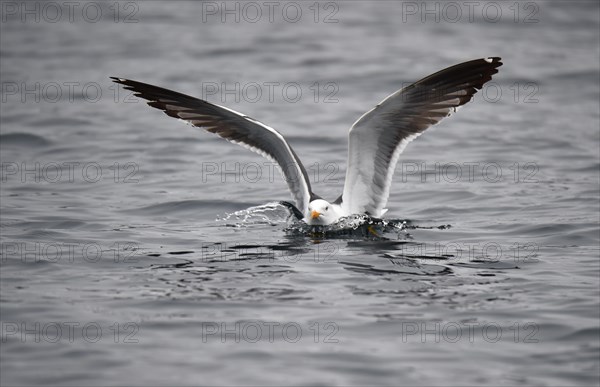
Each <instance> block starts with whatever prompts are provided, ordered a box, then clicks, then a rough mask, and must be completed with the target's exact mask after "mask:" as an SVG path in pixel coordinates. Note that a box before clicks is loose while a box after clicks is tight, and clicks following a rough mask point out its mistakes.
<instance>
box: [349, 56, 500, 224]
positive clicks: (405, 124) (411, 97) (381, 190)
mask: <svg viewBox="0 0 600 387" xmlns="http://www.w3.org/2000/svg"><path fill="white" fill-rule="evenodd" d="M501 65H502V62H501V61H500V58H496V57H494V58H483V59H477V60H472V61H469V62H465V63H461V64H458V65H456V66H452V67H449V68H447V69H445V70H442V71H439V72H437V73H435V74H432V75H430V76H428V77H426V78H424V79H421V80H420V81H418V82H415V83H413V84H412V85H410V86H408V87H405V88H403V89H401V90H398V91H397V92H395V93H394V94H392V95H390V96H389V97H387V98H386V99H384V100H383V101H382V102H381V103H380V104H379V105H377V106H375V107H374V108H373V109H371V110H370V111H368V112H367V113H365V114H364V115H363V116H362V117H360V118H359V119H358V120H357V121H356V122H355V123H354V125H352V128H351V129H350V134H349V144H348V169H347V171H346V181H345V183H344V193H343V194H342V207H343V209H344V211H345V212H346V213H349V214H362V213H369V214H370V215H372V216H377V217H379V216H381V215H382V213H383V212H385V211H384V207H385V205H386V203H387V200H388V196H389V193H390V186H391V183H392V176H393V174H394V169H395V168H396V163H397V161H398V157H399V156H400V153H402V151H403V150H404V148H405V147H406V145H407V144H408V143H409V142H410V141H412V140H414V139H415V138H416V137H418V136H419V135H420V134H421V133H423V131H424V130H425V129H427V128H428V127H430V126H431V125H435V124H437V123H438V122H440V121H441V120H442V119H443V118H444V117H448V116H449V115H451V114H452V113H454V112H456V110H457V108H458V107H460V106H462V105H464V104H466V103H467V102H469V101H470V100H471V98H472V97H473V95H474V94H475V93H476V92H477V90H479V89H481V87H482V86H483V84H484V83H486V82H487V81H489V80H490V79H492V75H493V74H496V73H497V72H498V70H497V68H498V67H500V66H501Z"/></svg>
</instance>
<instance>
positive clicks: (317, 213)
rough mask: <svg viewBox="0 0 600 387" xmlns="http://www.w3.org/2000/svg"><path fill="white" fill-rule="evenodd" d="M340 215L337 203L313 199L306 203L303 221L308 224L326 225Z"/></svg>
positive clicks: (339, 207) (340, 211)
mask: <svg viewBox="0 0 600 387" xmlns="http://www.w3.org/2000/svg"><path fill="white" fill-rule="evenodd" d="M341 216H342V208H341V206H340V205H339V204H331V203H329V202H328V201H327V200H323V199H315V200H313V201H312V202H310V203H309V204H308V213H307V214H305V216H304V221H305V222H306V223H308V224H310V225H328V224H331V223H333V222H335V221H336V220H338V219H339V218H340V217H341Z"/></svg>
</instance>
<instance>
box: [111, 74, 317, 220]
mask: <svg viewBox="0 0 600 387" xmlns="http://www.w3.org/2000/svg"><path fill="white" fill-rule="evenodd" d="M111 79H112V80H113V81H114V82H116V83H120V84H122V85H124V86H125V89H127V90H132V91H134V92H135V93H134V95H135V96H137V97H140V98H143V99H146V100H148V101H149V102H148V105H150V106H152V107H154V108H157V109H160V110H162V111H164V112H165V114H167V115H169V116H171V117H175V118H179V119H182V120H185V121H187V122H189V123H191V124H192V125H194V126H197V127H200V128H204V129H206V130H207V131H209V132H211V133H215V134H217V135H219V136H221V137H223V138H224V139H226V140H228V141H230V142H232V143H234V144H239V145H241V146H243V147H245V148H247V149H250V150H251V151H253V152H256V153H258V154H260V155H262V156H264V157H266V158H267V159H269V160H271V161H273V162H276V163H277V164H278V165H279V167H280V169H281V171H282V173H283V176H284V178H285V180H286V182H287V184H288V187H289V189H290V191H291V193H292V197H293V198H294V200H295V202H296V206H297V207H298V208H299V209H300V210H301V211H302V212H303V213H306V211H307V209H308V203H309V201H310V198H311V196H314V195H313V193H312V191H311V187H310V183H309V180H308V175H307V173H306V170H305V168H304V166H303V165H302V163H301V162H300V160H299V159H298V156H297V155H296V153H295V152H294V150H293V149H292V147H291V146H290V145H289V144H288V142H287V141H286V140H285V138H283V136H282V135H281V134H280V133H279V132H278V131H276V130H275V129H273V128H271V127H269V126H267V125H265V124H263V123H261V122H259V121H257V120H255V119H253V118H250V117H248V116H246V115H244V114H241V113H238V112H236V111H233V110H231V109H228V108H225V107H223V106H218V105H214V104H212V103H209V102H206V101H203V100H201V99H198V98H194V97H190V96H188V95H185V94H181V93H177V92H175V91H171V90H167V89H163V88H161V87H157V86H153V85H149V84H146V83H142V82H137V81H132V80H129V79H123V78H115V77H111Z"/></svg>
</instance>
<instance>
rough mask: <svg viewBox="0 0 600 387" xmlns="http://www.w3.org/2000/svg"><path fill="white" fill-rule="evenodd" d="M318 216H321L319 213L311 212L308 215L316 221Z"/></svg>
mask: <svg viewBox="0 0 600 387" xmlns="http://www.w3.org/2000/svg"><path fill="white" fill-rule="evenodd" d="M319 216H321V213H320V212H319V211H312V212H311V213H310V217H311V218H313V219H317V218H318V217H319Z"/></svg>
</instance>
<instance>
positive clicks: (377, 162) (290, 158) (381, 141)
mask: <svg viewBox="0 0 600 387" xmlns="http://www.w3.org/2000/svg"><path fill="white" fill-rule="evenodd" d="M501 65H502V62H501V61H500V58H498V57H491V58H482V59H476V60H472V61H468V62H464V63H461V64H457V65H455V66H452V67H449V68H447V69H444V70H441V71H439V72H437V73H435V74H432V75H430V76H428V77H425V78H423V79H421V80H420V81H418V82H415V83H413V84H412V85H410V86H408V87H405V88H403V89H401V90H398V91H396V92H395V93H393V94H391V95H390V96H388V97H387V98H385V99H384V100H383V101H381V102H380V103H379V104H378V105H377V106H375V107H374V108H373V109H371V110H369V111H368V112H366V113H365V114H363V115H362V116H361V117H360V118H359V119H358V120H356V122H355V123H354V124H353V125H352V127H351V128H350V132H349V140H348V168H347V170H346V180H345V183H344V191H343V193H342V195H340V197H338V198H337V200H335V201H334V202H332V203H330V202H328V201H326V200H324V199H322V198H321V197H320V196H318V195H316V194H315V193H313V191H312V188H311V186H310V182H309V179H308V174H307V172H306V169H305V168H304V166H303V165H302V163H301V162H300V159H299V158H298V156H297V155H296V152H294V150H293V149H292V147H291V146H290V144H289V143H288V142H287V141H286V140H285V138H284V137H283V136H282V135H281V133H279V132H278V131H276V130H275V129H273V128H271V127H269V126H267V125H265V124H263V123H261V122H259V121H257V120H255V119H253V118H250V117H248V116H246V115H244V114H241V113H238V112H236V111H234V110H231V109H228V108H226V107H223V106H219V105H215V104H212V103H210V102H206V101H203V100H201V99H198V98H194V97H190V96H188V95H185V94H181V93H177V92H175V91H171V90H167V89H163V88H161V87H157V86H153V85H149V84H146V83H141V82H137V81H132V80H129V79H123V78H116V77H111V79H113V80H114V82H116V83H120V84H122V85H124V86H125V89H127V90H132V91H134V95H136V96H137V97H140V98H143V99H146V100H148V101H149V102H148V105H150V106H152V107H155V108H157V109H161V110H163V111H164V112H165V113H166V114H167V115H169V116H171V117H175V118H178V119H181V120H184V121H187V122H189V123H191V124H192V125H194V126H197V127H200V128H204V129H206V130H207V131H209V132H211V133H216V134H218V135H219V136H221V137H223V138H224V139H226V140H228V141H231V142H233V143H235V144H239V145H241V146H243V147H245V148H248V149H250V150H251V151H254V152H256V153H259V154H261V155H262V156H264V157H266V158H267V159H269V160H271V161H274V162H276V163H277V164H278V165H279V166H280V168H281V171H282V173H283V175H284V178H285V180H286V182H287V184H288V187H289V189H290V191H291V193H292V196H293V198H294V200H295V203H296V207H297V209H296V208H294V213H295V214H297V215H296V216H297V217H299V218H303V220H304V221H305V222H306V223H308V224H310V225H328V224H332V223H334V222H336V221H337V220H339V219H340V218H342V217H345V216H349V215H353V214H367V215H369V216H372V217H375V218H380V217H381V216H382V215H383V214H384V213H385V212H386V211H387V209H385V208H384V207H385V205H386V203H387V200H388V196H389V193H390V186H391V183H392V175H393V174H394V169H395V167H396V163H397V161H398V157H399V156H400V153H402V151H403V150H404V148H405V147H406V145H407V144H408V143H409V142H411V141H412V140H414V139H415V138H417V137H418V136H419V135H421V133H423V131H425V129H427V128H428V127H430V126H432V125H435V124H437V123H438V122H440V121H441V120H442V119H443V118H445V117H448V116H450V115H451V114H452V113H454V112H456V110H457V109H458V108H459V107H460V106H462V105H464V104H466V103H467V102H469V101H470V100H471V99H472V97H473V95H474V94H475V93H476V92H477V91H478V90H480V89H481V88H482V87H483V85H484V84H485V83H486V82H488V81H489V80H490V79H492V75H493V74H496V73H497V72H498V70H497V68H498V67H500V66H501Z"/></svg>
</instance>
